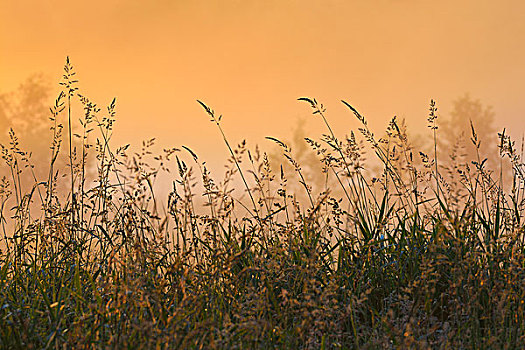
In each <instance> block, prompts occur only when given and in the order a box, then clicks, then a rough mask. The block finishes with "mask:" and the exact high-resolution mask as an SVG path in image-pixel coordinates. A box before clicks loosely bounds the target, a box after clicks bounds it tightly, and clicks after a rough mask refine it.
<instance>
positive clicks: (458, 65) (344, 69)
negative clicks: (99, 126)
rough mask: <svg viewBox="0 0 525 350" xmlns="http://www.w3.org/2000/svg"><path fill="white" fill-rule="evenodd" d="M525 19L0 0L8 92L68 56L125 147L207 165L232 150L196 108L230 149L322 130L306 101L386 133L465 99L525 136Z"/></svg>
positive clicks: (477, 3) (325, 8)
mask: <svg viewBox="0 0 525 350" xmlns="http://www.w3.org/2000/svg"><path fill="white" fill-rule="evenodd" d="M524 16H525V2H523V1H521V0H515V1H510V0H503V1H487V0H473V1H470V0H469V1H458V0H454V1H450V0H443V1H426V0H418V1H416V0H366V1H365V0H347V1H336V0H323V1H321V0H319V1H314V0H302V1H299V0H293V1H292V0H264V1H251V0H236V1H234V0H207V1H187V0H178V1H177V0H173V1H168V0H149V1H138V0H126V1H124V0H92V1H82V2H80V1H62V0H47V1H36V0H35V1H27V0H0V92H5V91H10V90H13V89H15V88H16V87H17V86H18V84H20V83H21V82H22V81H23V80H24V79H26V78H27V77H28V76H29V75H30V74H32V73H36V72H44V73H45V74H46V75H48V76H49V77H50V78H52V79H53V82H57V81H58V80H59V78H60V76H61V74H62V65H63V63H64V61H65V57H66V55H69V56H70V57H71V60H72V62H73V64H74V66H75V68H76V70H77V72H78V78H79V79H80V88H81V90H82V91H83V93H84V94H85V95H87V96H89V97H90V98H92V99H93V100H95V101H96V102H98V103H99V105H104V104H107V103H109V102H110V101H111V99H112V98H113V97H114V96H115V97H117V101H118V113H119V114H118V116H117V118H118V122H117V139H118V141H119V142H122V143H124V142H126V143H127V142H134V143H137V142H138V141H139V140H141V139H146V138H150V137H154V136H155V137H157V138H158V140H159V141H160V143H161V144H162V145H166V146H180V145H181V144H185V145H188V146H190V147H192V148H193V149H194V150H195V151H196V152H197V153H198V154H200V155H201V156H202V157H204V158H206V159H216V158H220V157H222V156H223V155H224V154H225V149H224V147H223V145H222V144H221V142H222V141H221V138H220V135H219V133H218V132H217V130H216V129H215V128H214V125H212V124H211V123H210V122H209V121H208V118H207V116H206V115H205V114H204V112H203V111H202V109H201V108H200V107H199V106H198V105H197V103H196V102H195V100H196V99H201V100H203V101H204V102H206V103H207V104H209V105H210V106H211V107H212V108H214V109H215V110H216V111H217V112H219V113H222V114H224V119H223V120H224V122H223V123H224V124H223V126H224V128H225V130H226V132H227V133H228V134H229V136H230V138H231V140H232V142H238V141H240V140H241V139H242V138H248V139H249V140H251V141H252V142H253V143H259V144H267V143H268V141H265V140H264V136H277V137H282V138H286V137H287V136H289V135H290V133H291V130H292V129H293V128H294V126H295V125H296V124H297V120H298V118H299V117H301V116H307V117H308V119H307V121H308V122H307V124H308V129H310V130H313V131H314V132H315V131H316V130H318V129H317V127H319V126H320V121H319V120H317V119H315V118H314V117H313V116H310V114H309V113H310V112H309V109H308V107H307V106H306V104H304V103H299V102H297V101H296V99H297V98H298V97H301V96H309V97H315V98H317V99H318V100H320V101H321V102H323V103H324V104H325V105H326V106H327V107H328V117H329V119H330V120H331V121H332V123H333V125H334V127H335V128H336V129H338V130H339V132H340V133H341V134H342V133H346V132H348V131H349V130H350V129H351V128H354V129H355V128H356V126H357V123H356V122H355V121H354V119H353V116H352V115H351V114H350V113H349V112H347V111H346V110H345V109H344V108H343V106H342V105H341V103H340V102H339V100H340V99H345V100H347V101H348V102H350V103H351V104H353V105H354V106H355V107H356V108H357V109H358V110H360V111H361V112H362V113H363V114H365V116H366V117H367V118H368V119H369V121H370V124H371V125H372V127H373V129H374V130H376V131H377V132H380V131H381V130H383V129H384V127H385V125H386V123H387V120H388V119H390V118H391V117H392V116H394V115H398V116H399V117H406V118H407V120H408V123H409V127H412V129H416V128H419V129H421V130H423V126H424V125H425V122H426V117H427V110H428V102H429V100H430V99H431V98H433V99H436V100H437V102H438V106H439V107H440V111H441V112H442V113H447V111H449V110H450V108H451V102H452V101H453V100H454V99H456V98H458V97H459V96H461V95H463V94H464V93H466V92H469V93H470V95H471V96H472V97H474V98H479V99H480V100H481V101H482V102H483V103H484V104H487V105H492V106H493V107H494V111H495V112H496V116H497V117H498V121H497V122H498V125H501V126H506V127H508V128H511V129H512V133H513V135H514V136H515V137H521V133H522V132H523V131H524V127H523V123H522V122H521V120H522V118H523V116H525V103H523V101H525V98H524V97H525V64H524V63H525V21H524V20H523V18H524ZM51 103H52V101H50V104H51ZM220 163H222V160H221V161H220Z"/></svg>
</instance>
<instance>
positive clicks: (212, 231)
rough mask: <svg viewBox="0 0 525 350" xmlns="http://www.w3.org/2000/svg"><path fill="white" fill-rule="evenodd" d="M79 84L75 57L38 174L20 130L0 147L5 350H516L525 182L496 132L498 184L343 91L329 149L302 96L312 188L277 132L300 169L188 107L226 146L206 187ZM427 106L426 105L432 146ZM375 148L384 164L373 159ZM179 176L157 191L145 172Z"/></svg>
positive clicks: (432, 122)
mask: <svg viewBox="0 0 525 350" xmlns="http://www.w3.org/2000/svg"><path fill="white" fill-rule="evenodd" d="M73 75H74V69H73V66H72V65H71V63H70V62H69V59H68V60H67V63H66V65H65V75H64V79H63V82H62V85H63V87H64V90H63V91H62V92H61V93H60V94H59V96H58V98H57V99H56V101H55V104H54V106H53V107H52V108H51V126H50V128H51V140H52V141H51V144H50V157H49V162H48V164H47V165H45V166H46V167H47V168H46V170H45V171H42V172H34V171H33V169H34V165H33V163H32V160H31V157H30V154H29V153H28V152H25V151H23V150H21V149H20V146H19V143H18V140H17V138H16V135H15V133H14V132H11V134H10V137H11V142H10V144H9V145H6V146H3V147H2V158H3V160H4V162H5V165H4V166H3V170H4V172H5V176H4V177H3V178H2V179H1V181H0V204H1V206H0V207H1V223H2V231H3V235H2V239H1V253H0V259H1V260H0V263H1V265H0V325H1V327H0V344H1V346H2V347H3V348H24V349H25V348H61V347H65V348H125V347H129V348H155V347H158V348H206V349H208V348H220V349H230V348H249V349H251V348H293V349H295V348H316V349H317V348H321V349H329V348H344V349H348V348H408V347H412V348H520V347H523V346H524V345H525V339H524V335H525V332H524V331H525V323H524V316H525V313H524V300H525V299H524V298H525V288H524V287H525V286H524V284H525V270H524V268H525V258H524V254H523V253H524V252H523V248H524V241H523V227H524V226H523V210H524V203H525V202H524V196H523V193H524V182H525V178H524V172H523V162H522V158H521V156H520V155H519V154H518V152H517V151H516V150H515V146H514V143H513V142H512V141H511V140H510V138H509V137H508V136H507V135H506V134H505V132H502V133H501V135H500V145H499V149H500V156H501V157H502V158H505V159H507V158H508V159H509V160H510V162H511V164H512V174H513V182H512V186H508V188H509V189H508V190H505V188H507V187H504V186H503V184H502V181H503V180H502V179H503V176H501V174H502V171H503V170H501V169H499V170H496V171H492V170H490V169H487V168H486V166H485V164H486V162H485V161H484V160H483V159H482V157H481V155H479V153H478V155H479V156H478V158H477V159H474V160H472V162H470V163H468V164H459V165H458V164H455V165H454V164H452V165H448V166H447V165H446V164H445V163H444V162H442V161H440V162H438V153H437V148H435V150H434V152H433V153H434V154H433V155H427V154H425V153H423V152H419V150H414V149H412V148H411V146H410V144H409V141H408V138H407V135H406V133H405V132H404V129H403V128H402V127H400V126H399V125H398V122H397V120H396V119H393V120H392V121H391V122H390V124H389V126H388V128H387V132H386V136H385V137H383V138H379V139H378V138H376V136H374V134H373V133H372V132H371V130H370V129H369V127H368V123H367V120H366V118H365V117H363V116H362V115H361V114H360V113H359V112H358V111H357V109H355V108H354V107H353V106H352V105H350V104H349V103H347V102H345V101H342V102H343V104H344V105H345V106H346V107H347V108H348V110H349V115H350V116H351V117H356V118H357V119H358V120H359V122H360V123H361V127H360V129H359V132H360V135H361V136H356V135H355V134H354V133H352V134H351V135H350V136H348V137H346V138H345V139H344V140H340V139H339V138H338V137H337V136H336V134H335V132H334V131H333V130H332V128H331V126H330V123H329V118H328V115H327V112H326V109H325V107H324V106H323V105H321V104H320V103H318V102H317V101H316V100H315V99H310V98H300V100H301V101H303V102H306V103H307V105H308V106H309V108H311V110H312V112H313V113H314V116H315V117H319V123H321V124H322V125H324V127H326V130H327V133H326V134H325V135H324V136H323V137H322V138H321V140H318V141H316V140H313V139H307V140H306V142H307V143H308V144H309V145H310V146H311V147H312V152H315V153H316V154H317V156H318V158H319V162H320V163H321V165H322V167H321V168H322V171H323V173H324V178H325V179H326V181H325V183H324V184H309V183H307V179H306V177H305V176H304V174H303V169H302V165H301V164H299V162H298V161H297V160H295V158H294V155H293V152H292V150H291V149H290V147H289V145H286V144H285V143H284V142H282V141H280V140H277V139H275V138H272V137H269V139H270V140H271V141H272V142H274V143H277V144H278V145H279V146H280V147H281V149H282V150H283V159H282V161H283V162H288V163H290V164H292V169H293V171H292V172H285V171H284V170H283V169H284V168H283V167H280V169H277V171H275V169H272V166H271V165H270V160H269V158H268V155H267V154H266V153H264V152H262V153H261V151H260V150H259V149H258V148H257V149H255V150H249V149H248V147H247V145H246V143H244V142H242V143H240V144H239V145H237V146H235V145H234V144H232V143H231V142H230V141H229V140H228V138H227V136H226V133H227V128H226V127H224V128H223V126H222V119H221V117H217V116H216V114H215V112H214V111H213V110H212V109H211V108H210V107H208V106H207V105H206V104H205V103H204V102H202V101H198V103H200V105H201V106H202V107H203V108H204V112H205V113H206V114H208V116H209V117H211V118H212V121H213V123H214V124H215V125H216V126H217V127H218V128H219V132H220V133H221V135H222V136H223V138H224V142H225V147H227V148H228V150H229V151H230V155H231V159H230V160H229V161H228V163H227V170H226V173H225V175H224V178H223V179H222V180H220V181H216V180H214V179H213V177H212V175H211V173H210V171H209V169H207V167H206V164H205V162H202V161H201V160H200V159H199V157H198V156H197V155H196V154H195V153H194V152H193V151H192V150H191V149H190V148H188V147H183V148H182V147H181V149H167V150H165V151H164V152H163V153H162V154H159V155H155V154H152V152H151V151H150V149H151V146H152V144H153V140H150V141H145V142H144V143H143V148H142V150H141V151H140V152H137V153H134V154H130V152H129V149H128V147H127V146H124V147H120V148H116V149H114V148H112V146H111V145H112V143H111V142H110V140H111V137H112V132H113V124H114V122H115V118H116V103H115V100H113V101H112V103H111V104H110V105H109V106H108V107H107V108H106V110H105V111H102V109H101V108H99V107H97V105H96V104H95V103H93V102H92V101H90V100H89V99H88V98H86V97H85V96H82V95H79V94H78V93H77V89H76V81H75V80H74V79H73ZM78 102H79V103H81V105H82V106H83V108H84V114H83V116H82V117H81V118H80V125H79V126H76V127H74V126H73V121H74V120H75V119H76V118H78V116H74V115H73V114H74V113H72V112H71V108H70V106H71V104H72V103H78ZM437 117H438V116H437V112H436V106H435V103H434V102H433V101H432V102H431V106H430V115H429V127H430V129H431V132H432V138H433V142H434V145H437V141H438V138H439V129H438V124H439V121H438V120H437ZM65 123H67V134H66V135H64V133H63V130H64V124H65ZM75 128H77V129H78V130H80V131H79V132H78V133H77V132H76V131H75V130H77V129H75ZM64 139H67V141H68V143H67V145H68V149H67V150H66V151H65V152H64V150H63V149H62V145H63V140H64ZM360 140H363V141H360ZM472 142H473V144H474V145H475V146H476V147H478V148H479V140H478V139H477V135H476V132H475V129H474V127H473V128H472ZM366 145H368V147H370V148H371V150H372V151H373V153H375V155H376V156H377V159H378V160H379V161H380V163H381V164H382V168H381V170H380V172H379V173H376V174H372V173H370V172H368V171H367V170H366V166H365V162H364V156H365V150H364V148H365V147H366ZM60 159H65V160H64V161H62V162H61V161H60ZM60 165H62V166H60ZM37 166H38V167H42V166H43V165H42V163H41V162H39V163H38V165H37ZM170 168H171V170H172V171H173V170H174V173H173V174H172V175H171V177H172V179H173V182H172V190H171V192H170V193H169V195H168V196H167V198H166V200H164V199H163V197H162V195H161V194H159V193H156V192H155V181H156V179H157V178H158V177H159V174H160V173H162V172H169V171H170ZM502 169H503V168H502ZM493 170H494V169H493ZM42 173H43V174H47V175H46V176H45V177H43V178H39V177H38V174H42ZM498 173H499V176H497V174H498ZM170 174H171V173H170ZM495 174H496V175H495ZM293 182H296V183H299V185H300V187H297V186H295V187H294V186H291V183H293ZM197 184H199V186H197ZM314 188H315V189H318V190H317V191H314ZM201 189H202V190H201ZM300 191H302V193H299V192H300ZM239 192H241V194H238V193H239ZM304 196H306V201H302V200H300V198H301V197H304Z"/></svg>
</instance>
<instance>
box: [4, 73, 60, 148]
mask: <svg viewBox="0 0 525 350" xmlns="http://www.w3.org/2000/svg"><path fill="white" fill-rule="evenodd" d="M50 96H51V84H50V82H49V80H47V79H46V78H45V77H44V76H43V75H42V74H34V75H32V76H30V77H29V78H28V79H27V80H26V81H24V82H23V83H22V84H20V86H19V87H18V88H17V89H16V90H15V91H12V92H5V93H2V94H0V131H1V135H0V140H1V141H2V142H6V141H7V135H8V131H9V129H11V128H12V129H14V130H15V132H16V134H17V135H18V136H19V137H20V138H21V139H23V140H24V141H25V142H29V146H30V148H34V149H37V148H40V147H41V146H42V145H43V144H44V143H45V144H48V143H49V140H48V139H47V138H45V137H42V136H43V135H42V132H44V135H47V133H46V130H48V129H49V120H48V117H49V107H48V106H49V102H50Z"/></svg>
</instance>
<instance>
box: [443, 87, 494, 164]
mask: <svg viewBox="0 0 525 350" xmlns="http://www.w3.org/2000/svg"><path fill="white" fill-rule="evenodd" d="M494 117H495V113H494V111H493V110H492V108H491V107H490V106H483V104H482V103H481V102H480V101H479V100H474V99H472V98H471V97H470V96H469V95H468V94H465V95H464V96H462V97H460V98H458V99H457V100H456V101H454V108H453V110H452V112H451V113H450V118H449V119H446V120H444V121H442V122H441V123H440V128H441V130H439V146H440V153H441V155H442V157H441V159H443V158H444V157H445V156H446V157H449V156H450V155H451V154H452V153H453V152H455V153H456V157H457V158H456V161H458V162H461V163H467V164H468V163H470V162H472V161H477V160H478V152H479V158H480V159H479V160H480V161H483V160H484V159H485V158H486V159H487V161H486V164H487V167H488V169H492V170H496V169H497V168H498V166H499V156H498V135H497V130H496V127H495V125H494ZM476 144H477V145H478V146H479V147H477V146H476ZM478 148H479V149H478Z"/></svg>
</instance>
